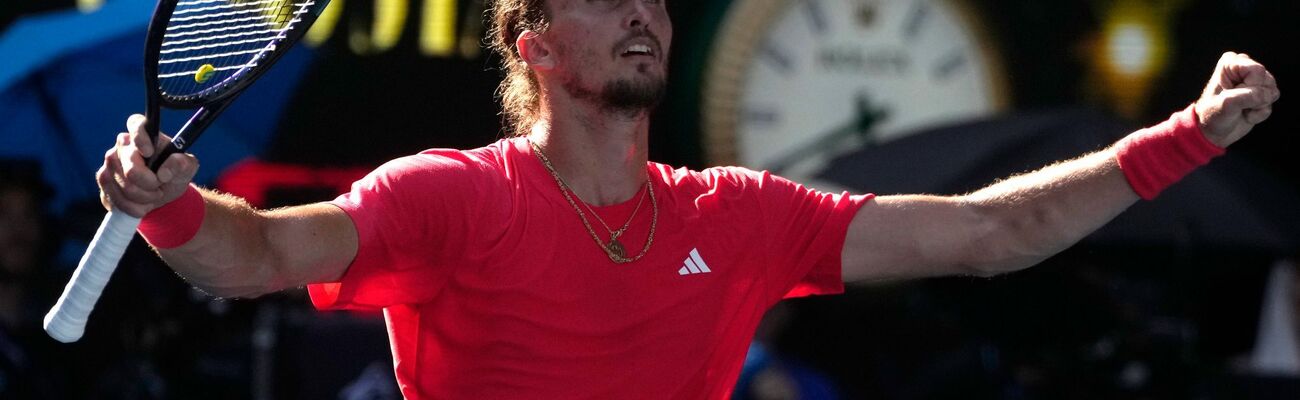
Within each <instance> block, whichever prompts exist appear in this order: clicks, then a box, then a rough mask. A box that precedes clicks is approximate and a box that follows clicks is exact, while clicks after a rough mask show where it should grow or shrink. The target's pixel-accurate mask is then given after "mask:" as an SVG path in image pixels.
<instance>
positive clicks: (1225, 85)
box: [1196, 52, 1281, 147]
mask: <svg viewBox="0 0 1300 400" xmlns="http://www.w3.org/2000/svg"><path fill="white" fill-rule="evenodd" d="M1280 96H1281V92H1280V91H1278V88H1277V80H1275V79H1273V74H1271V73H1269V72H1268V70H1267V69H1265V68H1264V66H1263V65H1260V63H1258V62H1256V61H1255V60H1252V59H1251V58H1250V56H1247V55H1245V54H1238V53H1233V52H1227V53H1223V57H1221V58H1219V65H1218V66H1217V67H1215V68H1214V74H1213V75H1211V76H1210V83H1209V84H1208V85H1206V87H1205V91H1204V92H1202V93H1201V98H1200V99H1197V100H1196V114H1197V115H1198V116H1199V117H1200V123H1201V131H1202V132H1204V133H1205V137H1206V138H1207V139H1209V140H1210V141H1211V142H1214V144H1217V145H1219V147H1228V145H1230V144H1233V143H1235V142H1236V141H1237V140H1240V139H1241V138H1242V137H1243V136H1246V133H1247V132H1250V129H1251V128H1254V127H1255V125H1256V124H1259V123H1260V122H1264V120H1265V119H1268V116H1269V115H1270V114H1272V113H1273V102H1275V101H1277V99H1278V97H1280Z"/></svg>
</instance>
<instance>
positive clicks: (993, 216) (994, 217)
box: [961, 204, 1059, 278]
mask: <svg viewBox="0 0 1300 400" xmlns="http://www.w3.org/2000/svg"><path fill="white" fill-rule="evenodd" d="M972 210H974V212H975V213H976V214H977V217H975V219H976V220H977V221H978V222H976V223H975V224H973V226H974V228H973V229H972V230H971V232H970V234H969V237H970V238H971V239H970V240H969V241H967V246H965V247H966V251H965V252H964V254H966V256H965V257H964V262H962V263H961V264H962V265H963V266H964V267H965V268H964V269H965V270H966V271H968V272H969V273H970V275H974V276H979V277H986V278H987V277H992V276H996V275H1002V274H1006V273H1011V272H1016V271H1020V270H1023V269H1026V268H1029V267H1032V266H1034V265H1037V264H1038V263H1040V262H1042V261H1043V260H1046V259H1047V258H1049V257H1051V256H1052V255H1053V254H1055V253H1056V252H1058V251H1059V250H1056V249H1048V248H1046V247H1045V246H1042V245H1041V242H1042V240H1041V239H1042V238H1040V237H1036V236H1037V235H1038V234H1037V233H1035V232H1038V226H1039V225H1042V223H1043V221H1041V220H1039V219H1040V218H1042V217H1044V216H1042V215H1037V216H1035V217H1034V218H1030V219H1028V220H1026V219H1024V218H1016V217H1015V215H1016V214H1015V213H1007V212H1005V210H1004V209H1001V208H998V207H988V206H982V205H978V204H972Z"/></svg>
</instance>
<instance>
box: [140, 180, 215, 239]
mask: <svg viewBox="0 0 1300 400" xmlns="http://www.w3.org/2000/svg"><path fill="white" fill-rule="evenodd" d="M204 212H205V210H204V205H203V195H201V194H199V191H198V189H195V188H194V186H193V185H190V187H189V188H187V189H185V193H184V194H182V195H181V197H177V198H176V200H172V201H171V202H170V203H167V204H164V205H163V206H162V207H158V208H155V209H154V210H153V211H150V212H149V213H148V214H145V215H144V218H142V219H140V227H139V228H138V230H139V231H140V236H144V240H146V241H148V242H149V244H151V245H153V247H156V248H159V249H170V248H173V247H179V246H180V245H183V244H185V243H186V242H189V241H190V239H193V238H194V235H195V234H198V233H199V226H201V225H203V214H204Z"/></svg>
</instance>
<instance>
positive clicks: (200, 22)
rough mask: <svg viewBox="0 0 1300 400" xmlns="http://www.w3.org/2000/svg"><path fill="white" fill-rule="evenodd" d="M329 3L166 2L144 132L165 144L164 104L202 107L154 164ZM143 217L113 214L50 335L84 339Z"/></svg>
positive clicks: (156, 22)
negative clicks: (160, 127)
mask: <svg viewBox="0 0 1300 400" xmlns="http://www.w3.org/2000/svg"><path fill="white" fill-rule="evenodd" d="M328 4H329V0H184V1H180V0H160V1H159V2H158V7H157V8H156V9H155V10H154V14H153V20H152V21H150V22H149V35H148V38H147V39H146V41H145V51H144V54H145V56H144V75H145V85H146V86H147V87H146V92H147V93H148V94H149V97H148V104H147V106H148V107H147V109H146V111H145V117H146V118H147V121H145V131H147V132H148V133H149V137H150V140H152V141H153V143H155V148H159V147H158V146H157V144H158V117H159V116H158V113H159V107H160V106H165V107H167V108H174V109H175V108H180V109H196V108H197V109H198V111H197V112H195V113H194V116H193V117H190V120H189V122H186V123H185V126H184V127H182V128H181V130H180V131H179V132H177V133H176V138H175V139H173V140H172V142H171V145H169V146H161V148H162V150H161V151H159V152H157V154H156V155H154V157H152V158H151V159H150V160H149V168H150V169H152V170H153V171H154V172H157V171H158V167H159V166H161V165H162V163H163V160H166V159H167V156H170V155H172V154H174V153H177V152H184V151H186V150H188V149H189V148H190V146H193V145H194V142H195V141H197V140H198V138H199V135H200V134H202V133H203V130H204V129H205V128H207V127H208V125H210V124H211V123H212V121H213V119H215V118H216V116H217V115H218V114H220V113H221V112H222V111H223V110H225V109H226V106H229V105H230V103H231V102H232V101H234V99H235V97H237V96H238V95H239V93H240V92H242V91H243V90H244V88H246V87H248V85H249V84H251V83H253V81H254V80H257V78H258V77H259V76H261V75H262V74H263V73H265V72H266V71H267V69H269V68H270V67H271V64H273V63H275V61H276V60H277V59H278V58H280V56H281V55H283V54H284V53H285V52H287V51H288V50H289V47H291V46H292V45H293V44H294V43H296V42H297V41H298V39H300V38H302V36H303V35H304V34H306V33H307V28H308V27H310V26H311V24H312V22H315V21H316V17H317V16H318V15H320V13H321V11H322V10H324V9H325V6H326V5H328ZM139 225H140V219H139V218H136V217H132V216H130V215H127V214H126V213H125V212H122V211H119V210H110V211H109V212H108V215H107V216H105V217H104V222H103V223H102V224H100V226H99V231H97V232H95V237H94V239H92V240H91V242H90V248H88V249H86V254H85V255H84V256H82V257H81V262H80V263H79V264H78V265H77V270H76V272H73V274H72V279H71V280H70V281H68V286H67V287H65V288H64V289H63V295H62V296H61V297H59V301H58V302H57V303H55V304H54V308H52V309H50V312H49V314H46V315H45V332H46V333H48V334H49V335H50V337H53V338H54V339H55V340H58V341H60V342H64V343H71V342H75V341H77V339H80V338H81V334H82V333H83V332H84V331H85V328H86V320H87V318H89V316H90V311H91V309H93V308H94V307H95V302H96V301H97V300H99V295H100V293H101V292H103V290H104V286H105V285H107V284H108V279H109V277H110V276H112V275H113V271H114V270H115V269H117V263H118V261H119V260H121V258H122V253H123V252H125V251H126V246H127V244H128V243H130V242H131V238H132V237H134V236H135V230H136V227H137V226H139Z"/></svg>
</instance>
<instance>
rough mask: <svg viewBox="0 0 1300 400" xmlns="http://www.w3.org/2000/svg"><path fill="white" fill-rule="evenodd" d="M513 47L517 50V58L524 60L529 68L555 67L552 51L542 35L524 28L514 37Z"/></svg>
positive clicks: (543, 68)
mask: <svg viewBox="0 0 1300 400" xmlns="http://www.w3.org/2000/svg"><path fill="white" fill-rule="evenodd" d="M515 48H516V49H518V50H519V58H520V59H522V60H524V63H525V64H528V66H529V67H531V68H536V69H541V70H550V69H551V68H555V57H554V54H555V53H554V52H552V51H551V48H550V47H549V46H548V45H547V44H546V42H545V41H544V40H543V39H542V35H541V34H539V33H537V32H534V31H531V30H526V31H523V33H520V34H519V38H517V39H515Z"/></svg>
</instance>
